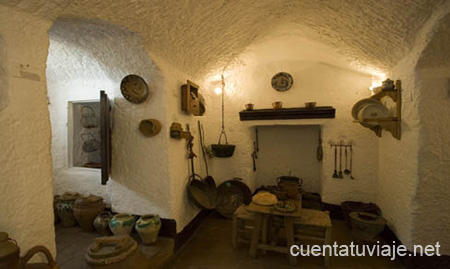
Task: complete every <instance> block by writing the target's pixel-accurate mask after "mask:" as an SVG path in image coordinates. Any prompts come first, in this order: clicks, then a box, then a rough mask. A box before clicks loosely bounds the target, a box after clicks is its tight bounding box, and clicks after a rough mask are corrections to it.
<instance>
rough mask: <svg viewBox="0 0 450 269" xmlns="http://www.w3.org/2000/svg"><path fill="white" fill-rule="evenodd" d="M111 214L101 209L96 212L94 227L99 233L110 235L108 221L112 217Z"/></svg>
mask: <svg viewBox="0 0 450 269" xmlns="http://www.w3.org/2000/svg"><path fill="white" fill-rule="evenodd" d="M113 216H114V215H113V214H112V213H111V212H109V211H103V212H101V213H100V214H98V216H97V218H95V220H94V228H95V230H96V231H97V232H98V233H100V234H101V235H110V234H111V230H110V229H109V222H110V221H111V219H112V218H113Z"/></svg>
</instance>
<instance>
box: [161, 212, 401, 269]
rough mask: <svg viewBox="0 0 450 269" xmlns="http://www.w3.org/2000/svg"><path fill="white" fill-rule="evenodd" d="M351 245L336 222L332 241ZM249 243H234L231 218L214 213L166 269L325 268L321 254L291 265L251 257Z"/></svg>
mask: <svg viewBox="0 0 450 269" xmlns="http://www.w3.org/2000/svg"><path fill="white" fill-rule="evenodd" d="M334 241H336V242H337V243H338V244H350V242H351V241H352V238H351V235H350V230H349V229H348V228H347V226H346V223H345V222H344V221H339V220H336V221H333V230H332V242H334ZM248 248H249V246H248V245H246V244H240V246H239V248H238V250H234V249H233V247H232V244H231V221H230V220H227V219H224V218H222V217H220V216H217V215H216V214H211V215H210V216H209V217H208V218H207V219H206V220H205V221H204V222H203V223H202V225H201V226H200V228H199V229H198V230H197V232H196V233H195V234H194V236H193V237H192V238H191V239H190V241H189V242H188V243H187V244H185V245H184V246H183V248H182V249H181V250H180V251H179V252H178V253H177V254H176V256H175V257H174V259H173V260H172V262H171V263H170V264H168V266H167V268H169V269H175V268H214V269H215V268H218V269H220V268H244V269H252V268H277V269H278V268H296V267H297V268H324V266H323V258H322V257H300V258H299V265H298V266H289V264H288V260H287V258H286V256H285V255H283V254H278V253H272V252H267V253H266V255H263V254H262V253H261V251H259V253H258V257H257V259H252V258H250V257H249V256H248ZM329 268H360V269H362V268H403V266H402V265H401V264H400V262H399V261H396V260H394V261H391V260H390V258H387V257H332V258H331V265H330V267H329Z"/></svg>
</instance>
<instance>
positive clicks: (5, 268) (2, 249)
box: [0, 232, 20, 269]
mask: <svg viewBox="0 0 450 269" xmlns="http://www.w3.org/2000/svg"><path fill="white" fill-rule="evenodd" d="M19 253H20V250H19V247H18V246H17V243H16V242H15V241H13V240H11V239H9V237H8V234H7V233H5V232H0V269H17V268H19V257H20V255H19Z"/></svg>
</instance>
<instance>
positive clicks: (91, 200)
mask: <svg viewBox="0 0 450 269" xmlns="http://www.w3.org/2000/svg"><path fill="white" fill-rule="evenodd" d="M103 210H105V204H104V203H103V198H102V197H100V196H95V195H91V196H89V197H85V198H79V199H77V200H76V201H75V204H74V206H73V214H74V216H75V219H76V220H77V222H78V224H79V225H80V227H81V229H82V230H83V231H85V232H92V231H93V230H94V220H95V218H96V217H97V216H98V214H100V212H102V211H103Z"/></svg>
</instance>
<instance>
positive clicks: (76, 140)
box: [68, 101, 101, 168]
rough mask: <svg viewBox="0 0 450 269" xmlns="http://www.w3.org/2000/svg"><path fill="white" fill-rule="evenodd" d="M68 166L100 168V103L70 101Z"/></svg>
mask: <svg viewBox="0 0 450 269" xmlns="http://www.w3.org/2000/svg"><path fill="white" fill-rule="evenodd" d="M68 129H69V130H68V135H69V137H68V139H69V150H68V151H69V163H70V164H69V165H70V166H72V167H86V168H101V150H100V145H101V142H100V141H101V138H100V102H99V101H70V102H69V118H68Z"/></svg>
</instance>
